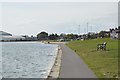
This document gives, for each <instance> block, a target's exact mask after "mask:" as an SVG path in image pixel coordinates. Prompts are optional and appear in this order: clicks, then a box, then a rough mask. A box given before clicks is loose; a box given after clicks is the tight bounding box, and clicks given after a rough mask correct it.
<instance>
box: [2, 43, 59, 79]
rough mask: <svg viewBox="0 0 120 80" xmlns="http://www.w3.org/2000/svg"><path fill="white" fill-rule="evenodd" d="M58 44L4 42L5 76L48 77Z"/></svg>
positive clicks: (3, 62)
mask: <svg viewBox="0 0 120 80" xmlns="http://www.w3.org/2000/svg"><path fill="white" fill-rule="evenodd" d="M57 48H58V47H57V45H52V44H43V43H40V42H4V43H2V75H3V77H5V78H46V77H47V76H48V74H49V72H50V69H51V68H52V66H53V64H54V61H55V57H56V55H57Z"/></svg>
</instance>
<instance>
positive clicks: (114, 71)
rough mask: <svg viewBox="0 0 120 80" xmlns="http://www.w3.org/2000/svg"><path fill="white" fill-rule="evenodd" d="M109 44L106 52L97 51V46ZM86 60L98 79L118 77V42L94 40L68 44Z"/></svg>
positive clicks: (106, 39)
mask: <svg viewBox="0 0 120 80" xmlns="http://www.w3.org/2000/svg"><path fill="white" fill-rule="evenodd" d="M103 42H107V46H106V51H102V50H99V51H97V49H96V48H97V44H99V43H103ZM66 45H67V46H68V47H70V48H71V49H73V50H76V53H77V54H78V55H80V57H81V58H82V59H83V60H84V62H85V63H86V64H88V66H89V67H90V68H91V69H92V70H93V71H94V73H95V74H96V75H97V76H98V78H114V77H115V75H117V76H118V40H112V39H108V38H105V39H92V40H85V41H80V40H79V41H71V42H69V43H68V44H66Z"/></svg>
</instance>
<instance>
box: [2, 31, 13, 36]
mask: <svg viewBox="0 0 120 80" xmlns="http://www.w3.org/2000/svg"><path fill="white" fill-rule="evenodd" d="M0 35H1V36H12V34H10V33H7V32H4V31H0Z"/></svg>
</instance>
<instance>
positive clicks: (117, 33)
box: [110, 28, 120, 39]
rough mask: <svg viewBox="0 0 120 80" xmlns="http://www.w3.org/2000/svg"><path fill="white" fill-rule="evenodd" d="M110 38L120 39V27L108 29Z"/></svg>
mask: <svg viewBox="0 0 120 80" xmlns="http://www.w3.org/2000/svg"><path fill="white" fill-rule="evenodd" d="M110 38H111V39H120V28H115V29H110Z"/></svg>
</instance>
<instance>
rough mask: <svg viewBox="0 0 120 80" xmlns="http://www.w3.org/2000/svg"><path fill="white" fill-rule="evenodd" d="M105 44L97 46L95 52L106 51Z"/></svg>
mask: <svg viewBox="0 0 120 80" xmlns="http://www.w3.org/2000/svg"><path fill="white" fill-rule="evenodd" d="M106 45H107V42H104V43H102V44H97V50H106Z"/></svg>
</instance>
